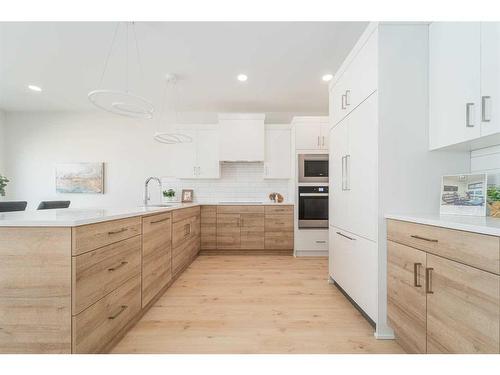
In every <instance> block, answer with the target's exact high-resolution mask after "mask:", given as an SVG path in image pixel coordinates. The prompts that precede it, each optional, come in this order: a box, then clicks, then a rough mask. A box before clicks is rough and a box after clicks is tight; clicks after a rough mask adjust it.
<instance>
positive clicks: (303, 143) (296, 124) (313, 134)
mask: <svg viewBox="0 0 500 375" xmlns="http://www.w3.org/2000/svg"><path fill="white" fill-rule="evenodd" d="M292 125H293V129H294V131H295V149H296V150H328V129H329V118H328V117H320V116H316V117H313V116H300V117H294V118H293V120H292Z"/></svg>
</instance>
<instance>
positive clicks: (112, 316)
mask: <svg viewBox="0 0 500 375" xmlns="http://www.w3.org/2000/svg"><path fill="white" fill-rule="evenodd" d="M127 308H128V306H127V305H122V306H121V307H120V310H119V311H118V312H117V313H116V314H115V315H111V316H109V317H108V319H111V320H113V319H116V318H118V316H119V315H120V314H121V313H122V312H124V311H125V310H127Z"/></svg>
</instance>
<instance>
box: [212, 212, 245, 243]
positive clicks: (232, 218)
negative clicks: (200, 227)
mask: <svg viewBox="0 0 500 375" xmlns="http://www.w3.org/2000/svg"><path fill="white" fill-rule="evenodd" d="M240 245H241V231H240V214H239V213H233V214H226V213H217V248H218V249H240V248H241V246H240Z"/></svg>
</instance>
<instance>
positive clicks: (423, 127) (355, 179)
mask: <svg viewBox="0 0 500 375" xmlns="http://www.w3.org/2000/svg"><path fill="white" fill-rule="evenodd" d="M428 48H429V42H428V25H424V24H405V23H400V24H399V23H398V24H395V23H390V24H389V23H388V24H384V23H371V24H370V25H369V26H368V27H367V29H366V30H365V32H364V34H363V35H362V36H361V37H360V39H359V41H358V43H357V44H356V45H355V47H354V48H353V50H352V51H351V53H350V54H349V55H348V57H347V58H346V61H345V62H344V63H343V65H342V66H341V68H340V69H339V71H338V72H337V74H336V75H335V77H334V79H333V80H332V82H331V83H330V87H329V88H330V119H331V128H330V133H329V150H330V163H329V167H330V173H329V175H330V213H329V217H330V228H329V274H330V278H331V280H332V281H334V282H335V283H336V284H337V285H338V286H339V287H340V288H342V289H343V291H344V292H345V293H347V294H348V295H349V296H350V298H351V299H352V300H353V301H354V302H355V304H356V305H357V306H358V307H359V308H360V309H361V310H362V311H363V312H364V313H365V314H366V315H367V316H368V317H369V318H370V319H371V320H372V321H373V322H374V323H375V324H376V332H375V334H376V336H377V337H379V338H391V337H393V336H392V330H391V329H390V327H388V326H387V323H386V315H387V297H386V240H385V238H386V227H385V220H384V215H385V214H386V213H390V212H414V213H424V212H436V211H437V210H438V208H439V187H440V179H441V176H442V175H443V174H446V173H464V172H465V171H467V170H468V168H469V159H468V155H467V153H465V152H449V153H442V152H438V153H436V152H430V151H429V137H428V124H429V118H428V85H427V82H428V81H427V79H428V65H429V60H428V51H429V49H428ZM346 100H347V105H346Z"/></svg>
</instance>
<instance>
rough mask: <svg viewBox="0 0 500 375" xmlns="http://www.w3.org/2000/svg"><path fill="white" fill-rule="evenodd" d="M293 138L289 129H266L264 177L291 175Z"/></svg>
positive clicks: (288, 176) (287, 176) (286, 176)
mask: <svg viewBox="0 0 500 375" xmlns="http://www.w3.org/2000/svg"><path fill="white" fill-rule="evenodd" d="M290 148H291V139H290V130H288V129H266V152H265V162H264V178H290V177H291V171H292V170H291V168H292V167H291V163H292V159H291V158H292V157H291V150H290Z"/></svg>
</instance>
